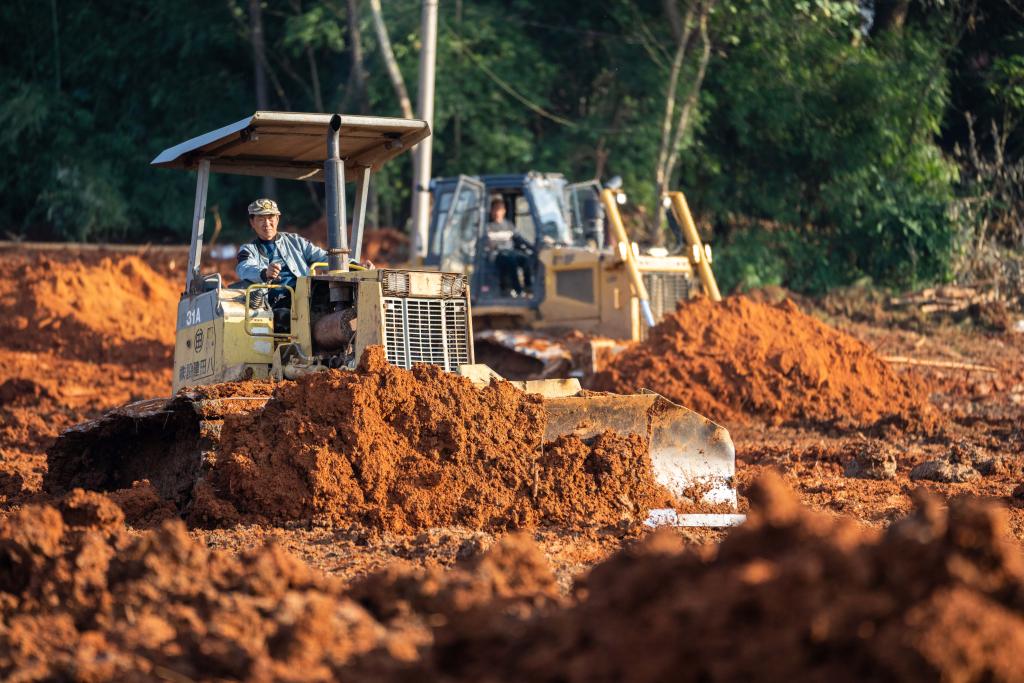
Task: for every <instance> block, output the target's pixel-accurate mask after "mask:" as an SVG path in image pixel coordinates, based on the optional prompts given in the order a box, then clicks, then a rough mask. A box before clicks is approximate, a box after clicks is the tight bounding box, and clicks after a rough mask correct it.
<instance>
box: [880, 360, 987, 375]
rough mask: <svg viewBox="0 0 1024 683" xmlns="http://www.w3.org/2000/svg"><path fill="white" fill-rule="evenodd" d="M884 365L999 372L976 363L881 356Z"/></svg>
mask: <svg viewBox="0 0 1024 683" xmlns="http://www.w3.org/2000/svg"><path fill="white" fill-rule="evenodd" d="M882 360H884V361H885V362H886V363H893V364H896V365H923V366H925V367H929V368H949V369H951V370H977V371H978V372H999V370H998V369H997V368H994V367H992V366H991V365H977V364H976V363H960V362H957V361H952V360H922V359H919V358H910V357H908V356H882Z"/></svg>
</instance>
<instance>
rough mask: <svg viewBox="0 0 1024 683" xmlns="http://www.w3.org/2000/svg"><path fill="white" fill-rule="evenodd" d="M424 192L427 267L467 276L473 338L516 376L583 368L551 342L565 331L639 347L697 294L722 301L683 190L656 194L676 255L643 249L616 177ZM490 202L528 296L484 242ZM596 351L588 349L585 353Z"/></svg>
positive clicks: (535, 176)
mask: <svg viewBox="0 0 1024 683" xmlns="http://www.w3.org/2000/svg"><path fill="white" fill-rule="evenodd" d="M431 190H432V194H433V198H434V203H433V209H432V212H431V220H430V228H429V233H428V244H427V255H426V257H425V259H424V265H425V266H426V267H430V268H437V269H438V270H441V271H446V272H457V273H462V274H464V275H465V276H466V277H467V279H468V281H469V283H470V291H471V295H472V303H473V319H474V321H475V323H476V326H477V342H478V344H480V345H481V346H482V347H484V348H485V349H486V350H487V356H488V358H489V359H490V360H491V361H492V362H496V363H500V364H501V367H502V368H505V369H507V371H508V372H510V373H512V375H513V376H516V375H517V374H523V375H524V376H538V377H545V376H551V375H552V374H554V373H558V372H564V371H566V370H569V369H572V368H573V367H575V366H578V365H579V362H580V359H579V358H578V357H574V354H573V353H572V352H571V351H570V350H569V349H567V348H566V347H565V346H564V345H563V344H561V343H559V342H558V340H557V335H558V333H560V332H564V331H567V330H578V331H579V332H582V333H584V334H587V335H592V336H595V337H598V338H605V339H606V340H607V341H602V342H599V343H604V344H614V342H616V341H618V342H623V341H624V342H632V341H642V340H643V339H645V338H646V336H647V330H648V329H649V328H651V327H653V326H654V325H655V324H656V323H657V322H660V320H661V319H662V318H663V317H664V316H665V315H666V314H667V313H670V312H671V311H674V310H675V307H676V303H677V302H678V301H680V300H685V299H688V298H690V297H693V296H697V295H698V294H700V293H703V294H704V295H706V296H708V297H709V298H711V299H712V300H715V301H719V300H721V294H720V293H719V290H718V284H717V282H716V281H715V277H714V273H713V271H712V269H711V249H710V246H709V245H706V244H704V243H703V242H702V241H701V238H700V235H699V233H698V231H697V228H696V225H695V224H694V221H693V217H692V215H691V213H690V209H689V206H688V205H687V203H686V198H685V196H684V195H683V193H682V192H678V191H676V192H669V193H667V194H666V195H665V197H663V198H662V206H663V208H664V209H665V210H666V213H667V216H668V221H669V226H670V228H671V229H672V231H673V233H674V234H676V235H677V248H676V249H675V251H676V252H682V253H671V251H670V250H669V249H665V248H649V249H647V250H646V251H645V252H643V253H641V250H640V249H639V247H638V246H637V244H636V243H635V242H633V241H632V240H630V238H629V236H628V235H627V233H626V229H625V225H624V223H623V220H622V214H621V212H620V208H619V207H620V206H621V205H622V204H624V203H625V201H626V194H625V192H623V190H622V188H621V180H619V179H613V181H612V182H610V183H609V184H608V185H607V186H605V187H602V185H601V184H600V183H599V182H598V181H596V180H591V181H586V182H581V183H568V182H567V181H566V179H565V177H564V176H563V175H562V174H560V173H538V172H533V171H531V172H529V173H525V174H498V175H483V176H465V175H462V176H454V177H450V178H440V179H435V180H434V181H433V182H432V183H431ZM491 202H501V203H502V204H503V206H504V207H506V208H507V214H506V215H507V216H509V222H510V223H511V224H512V226H513V227H514V229H515V242H514V244H515V249H516V250H518V251H519V252H520V253H521V254H522V256H521V257H520V258H519V262H520V263H521V264H522V265H521V270H522V271H529V272H528V273H525V274H522V276H523V277H524V279H526V280H528V281H531V282H532V286H531V287H530V288H529V289H528V290H525V291H516V290H510V289H509V288H508V287H506V286H503V285H502V282H501V277H500V275H499V271H500V270H501V267H502V266H501V264H500V263H499V260H500V259H501V258H502V252H501V251H500V250H498V249H496V248H494V246H493V245H491V244H489V236H488V230H487V223H488V206H489V204H490V203H491ZM606 225H607V229H606ZM528 331H532V333H531V332H528ZM538 332H539V334H538ZM547 333H551V334H547ZM506 352H511V353H512V355H508V354H507V353H506ZM515 355H519V356H524V357H525V359H524V360H525V361H526V362H518V363H517V362H516V359H514V356H515ZM594 355H595V351H594V350H593V349H590V350H588V351H587V352H586V353H584V354H583V356H585V357H589V358H591V359H592V358H593V357H594ZM531 361H532V362H531ZM581 374H582V373H581Z"/></svg>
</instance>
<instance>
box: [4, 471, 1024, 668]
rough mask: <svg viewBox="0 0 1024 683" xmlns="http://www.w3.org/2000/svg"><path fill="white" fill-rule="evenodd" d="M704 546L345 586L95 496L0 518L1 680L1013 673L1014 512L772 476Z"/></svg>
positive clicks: (511, 548) (527, 543)
mask: <svg viewBox="0 0 1024 683" xmlns="http://www.w3.org/2000/svg"><path fill="white" fill-rule="evenodd" d="M750 498H751V513H750V518H749V521H748V522H747V524H746V525H745V526H743V527H740V528H738V529H736V530H734V531H733V532H732V533H730V535H729V536H728V537H727V538H726V539H725V540H724V541H723V542H722V543H721V544H720V545H719V546H718V547H717V548H702V549H694V548H692V547H691V548H685V547H684V545H683V542H682V540H681V538H680V537H679V536H678V535H677V534H674V533H672V532H660V533H656V534H652V535H650V536H648V537H647V538H645V539H644V540H643V541H641V542H640V543H638V544H636V545H634V546H632V547H630V548H627V549H626V550H623V551H621V552H620V553H618V554H617V555H615V556H613V557H612V558H610V559H609V560H607V561H605V562H604V563H602V564H599V565H597V566H596V567H595V568H594V569H593V570H592V571H591V572H590V573H589V574H588V575H586V576H585V577H583V578H582V579H581V580H580V581H579V583H578V584H577V587H576V590H575V592H574V594H573V595H572V596H570V597H562V596H560V594H559V591H558V587H557V583H556V581H555V579H554V576H553V575H552V573H551V570H550V567H549V566H548V564H547V563H546V561H545V560H544V557H543V554H542V553H541V552H540V551H539V550H538V548H537V547H536V546H535V544H534V543H533V541H532V540H530V539H529V538H528V537H526V536H522V535H510V536H506V537H505V538H503V539H501V540H500V541H498V542H497V543H496V544H495V545H493V546H492V547H491V548H490V549H489V550H488V551H486V552H485V553H483V554H477V555H474V556H472V557H470V558H468V560H466V561H465V562H464V563H462V565H461V566H457V567H455V568H454V569H452V570H448V571H445V570H442V569H440V568H439V567H436V566H426V567H423V566H412V565H411V564H409V563H407V562H400V563H396V564H395V565H392V566H390V567H388V568H386V569H384V570H382V571H380V572H378V573H376V574H373V575H370V576H366V577H364V578H362V579H360V580H358V581H356V582H355V583H354V584H353V585H352V586H350V587H348V588H346V587H344V586H343V585H342V584H341V583H340V582H338V581H337V580H333V579H330V578H327V577H325V576H323V575H321V574H319V573H317V572H315V571H313V570H311V569H310V568H309V567H307V566H306V565H304V564H303V563H301V562H300V561H298V560H297V559H295V558H294V557H292V556H291V555H289V554H288V553H286V552H285V551H283V550H282V549H281V548H280V547H279V546H276V545H269V546H266V547H264V548H261V549H259V550H255V551H247V552H243V553H242V554H241V555H240V556H238V557H232V556H231V555H229V554H227V553H224V552H222V551H217V550H212V551H211V550H208V549H207V548H206V547H205V546H204V545H202V544H201V543H199V542H196V541H195V540H193V539H191V538H190V537H189V535H188V534H187V533H186V531H185V528H184V526H183V525H182V524H181V523H180V522H177V521H174V522H166V523H165V524H164V525H163V526H162V527H160V529H159V530H157V531H155V532H150V533H144V534H143V535H141V536H132V535H129V534H128V533H127V532H126V531H125V529H124V526H123V521H122V515H121V512H120V510H119V509H118V508H117V506H116V505H114V504H113V503H112V502H111V501H110V500H108V499H106V498H105V497H104V496H102V495H98V494H92V493H86V492H82V491H75V492H72V494H70V495H69V496H68V497H67V498H65V499H64V500H63V501H61V503H60V505H59V506H58V507H51V506H28V507H25V508H23V509H21V510H19V511H16V512H14V513H12V514H11V515H10V516H9V517H7V518H4V519H0V676H3V677H4V678H11V677H12V676H14V675H17V676H18V677H19V678H20V679H21V680H38V679H46V680H54V679H56V680H64V679H70V678H75V679H76V680H110V679H132V680H137V679H141V678H146V679H149V678H163V679H181V678H189V679H195V680H211V679H217V680H223V679H245V680H298V679H301V680H330V679H339V678H340V679H342V680H380V681H409V680H434V681H439V680H444V681H494V682H497V681H523V680H530V681H552V682H553V681H627V682H637V683H639V682H644V683H646V682H648V681H650V682H654V681H663V680H694V681H698V680H700V681H733V680H811V681H861V680H957V681H978V680H988V681H1016V680H1022V678H1024V662H1022V661H1021V659H1020V657H1019V654H1018V653H1019V652H1020V651H1021V648H1024V561H1022V558H1021V555H1020V550H1019V547H1018V546H1017V545H1016V544H1015V543H1013V542H1012V541H1011V540H1009V539H1008V538H1007V529H1006V516H1005V513H1004V512H1003V511H1002V510H1000V509H997V508H993V507H990V506H987V505H985V504H983V503H980V502H978V501H976V500H963V499H961V500H955V501H953V502H952V503H951V504H950V506H949V507H948V508H945V507H943V506H942V505H940V504H939V503H938V502H937V501H936V500H935V499H932V498H930V497H927V496H924V495H921V496H919V497H918V500H917V508H916V510H915V511H914V512H913V513H912V514H911V515H910V516H908V517H907V518H905V519H903V520H901V521H900V522H897V523H895V524H894V525H892V526H891V527H890V528H889V529H888V530H887V531H885V532H884V533H883V534H877V533H874V532H871V531H868V530H865V529H863V528H861V527H859V526H857V525H856V524H855V523H854V522H852V521H850V520H846V519H841V518H837V517H835V516H833V515H829V514H824V513H819V512H811V511H809V510H807V509H805V508H803V507H801V506H800V505H799V503H798V501H797V498H796V497H795V495H794V494H793V493H792V492H791V491H789V490H788V489H787V488H786V487H785V486H784V485H783V484H782V482H781V480H780V479H779V478H778V477H776V476H768V477H765V478H764V479H762V480H760V481H759V482H758V483H756V484H755V485H754V486H753V487H752V488H751V496H750Z"/></svg>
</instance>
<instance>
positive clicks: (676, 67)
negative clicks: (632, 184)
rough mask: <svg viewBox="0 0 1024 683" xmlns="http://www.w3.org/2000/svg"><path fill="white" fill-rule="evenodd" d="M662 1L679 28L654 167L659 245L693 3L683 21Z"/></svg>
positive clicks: (671, 20) (655, 226) (666, 90)
mask: <svg viewBox="0 0 1024 683" xmlns="http://www.w3.org/2000/svg"><path fill="white" fill-rule="evenodd" d="M665 5H666V12H667V13H668V15H669V19H670V23H671V24H672V25H673V26H674V27H676V28H677V29H678V31H677V32H676V33H677V39H676V52H675V55H673V57H672V67H671V69H670V70H669V76H668V87H667V88H666V89H665V114H664V116H663V118H662V120H661V142H660V144H659V145H658V162H657V165H656V166H655V167H654V207H653V209H654V210H653V212H652V214H651V215H652V219H653V223H654V235H653V237H654V243H655V244H656V245H658V246H660V245H662V244H663V243H664V233H663V231H662V228H663V225H664V221H663V217H664V216H663V212H662V211H661V198H662V196H663V195H664V194H665V192H667V191H668V178H667V177H666V173H665V171H666V169H665V165H666V163H667V161H668V156H669V142H670V141H671V139H672V120H673V115H674V112H675V106H676V97H677V91H678V89H679V72H680V71H681V70H682V68H683V59H684V58H685V56H686V51H687V48H688V46H689V44H690V36H692V35H693V6H692V5H691V6H690V8H689V9H688V10H687V12H686V19H685V20H684V21H683V22H679V17H678V11H677V10H676V8H675V3H674V2H673V0H669V1H668V2H666V3H665Z"/></svg>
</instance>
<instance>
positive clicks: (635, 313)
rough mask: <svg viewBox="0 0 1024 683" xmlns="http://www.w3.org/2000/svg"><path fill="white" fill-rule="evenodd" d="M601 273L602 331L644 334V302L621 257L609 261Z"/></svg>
mask: <svg viewBox="0 0 1024 683" xmlns="http://www.w3.org/2000/svg"><path fill="white" fill-rule="evenodd" d="M600 275H601V326H600V331H599V333H600V334H601V335H602V336H605V337H611V338H612V339H625V340H629V341H637V340H638V339H639V338H640V306H639V302H638V299H637V297H636V295H635V293H634V291H633V284H632V283H631V282H630V281H629V275H628V273H626V268H625V266H624V265H623V263H622V262H621V261H611V260H609V261H605V263H604V264H603V267H602V268H601V271H600Z"/></svg>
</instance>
